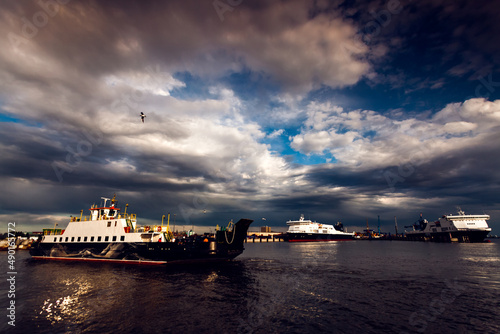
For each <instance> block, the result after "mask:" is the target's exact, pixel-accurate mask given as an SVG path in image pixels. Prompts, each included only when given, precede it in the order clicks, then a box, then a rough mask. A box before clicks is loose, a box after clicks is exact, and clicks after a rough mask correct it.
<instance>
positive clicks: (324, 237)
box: [285, 233, 354, 242]
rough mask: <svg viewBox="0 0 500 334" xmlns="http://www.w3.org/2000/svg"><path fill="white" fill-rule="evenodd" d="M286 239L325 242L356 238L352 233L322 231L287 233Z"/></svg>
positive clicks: (290, 240)
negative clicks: (323, 232) (325, 232)
mask: <svg viewBox="0 0 500 334" xmlns="http://www.w3.org/2000/svg"><path fill="white" fill-rule="evenodd" d="M285 240H287V241H289V242H323V241H344V240H354V237H353V235H352V234H347V233H346V234H321V233H287V234H286V235H285Z"/></svg>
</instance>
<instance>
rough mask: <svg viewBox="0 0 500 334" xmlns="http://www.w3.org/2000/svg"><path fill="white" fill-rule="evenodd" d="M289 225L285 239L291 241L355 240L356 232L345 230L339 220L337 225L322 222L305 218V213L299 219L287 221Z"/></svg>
mask: <svg viewBox="0 0 500 334" xmlns="http://www.w3.org/2000/svg"><path fill="white" fill-rule="evenodd" d="M286 224H287V225H288V226H289V227H288V231H287V232H286V236H285V239H286V240H288V241H289V242H301V241H302V242H305V241H339V240H353V239H354V232H351V233H347V232H344V226H343V225H342V223H340V222H338V223H337V224H336V225H335V226H333V225H328V224H321V223H318V222H313V221H311V220H308V219H304V215H301V216H300V219H299V220H289V221H287V222H286Z"/></svg>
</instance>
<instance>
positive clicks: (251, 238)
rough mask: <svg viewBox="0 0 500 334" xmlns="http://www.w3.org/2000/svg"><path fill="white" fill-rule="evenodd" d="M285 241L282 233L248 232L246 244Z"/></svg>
mask: <svg viewBox="0 0 500 334" xmlns="http://www.w3.org/2000/svg"><path fill="white" fill-rule="evenodd" d="M281 241H284V237H283V233H280V232H247V237H246V239H245V242H247V243H248V242H252V243H255V242H281Z"/></svg>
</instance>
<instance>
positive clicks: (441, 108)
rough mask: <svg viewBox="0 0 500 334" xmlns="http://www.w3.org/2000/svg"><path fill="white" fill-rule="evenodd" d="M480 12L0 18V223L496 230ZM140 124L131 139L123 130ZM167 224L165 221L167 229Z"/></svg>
mask: <svg viewBox="0 0 500 334" xmlns="http://www.w3.org/2000/svg"><path fill="white" fill-rule="evenodd" d="M499 17H500V3H498V2H496V1H475V2H471V1H460V0H459V1H451V0H422V1H416V0H413V1H412V0H399V1H398V0H390V1H342V0H338V1H322V0H314V1H312V0H311V1H306V0H300V1H299V0H290V1H265V0H208V1H205V0H196V1H194V0H189V1H186V0H183V1H162V2H160V1H77V0H73V1H70V0H41V1H3V0H2V1H0V43H1V45H2V47H1V48H0V171H1V173H0V182H1V184H2V191H1V192H0V220H1V221H2V224H4V225H5V226H7V222H15V223H16V228H17V229H18V230H20V231H21V230H22V231H40V230H41V229H42V228H46V227H52V226H53V225H54V224H55V223H59V226H64V225H65V224H66V223H67V221H68V220H69V217H70V215H72V216H79V215H80V210H82V209H84V214H88V210H87V209H88V208H90V206H91V205H92V204H94V203H96V204H98V203H99V201H100V198H101V197H107V198H110V197H112V196H113V194H116V195H117V200H118V205H119V206H121V207H122V208H123V207H124V205H125V204H126V203H128V204H129V208H128V212H131V213H136V214H137V215H138V217H139V224H152V223H158V222H159V221H161V217H162V215H166V214H168V213H170V214H171V217H175V218H172V219H175V222H176V224H177V225H179V226H215V225H217V224H218V225H226V224H227V222H229V220H231V219H232V220H234V221H237V220H239V219H240V218H249V219H254V220H255V222H254V223H253V227H254V228H257V227H260V226H264V225H269V226H272V227H273V229H275V230H286V221H287V220H290V219H292V220H293V219H297V218H298V217H299V216H300V214H304V215H305V216H306V218H309V219H313V220H317V221H320V222H323V223H332V224H334V223H335V222H337V221H342V222H343V223H344V226H346V227H347V229H348V230H353V229H354V230H358V231H360V230H361V229H363V228H366V222H367V221H368V223H369V224H370V227H376V225H377V222H378V219H379V217H380V222H381V226H382V231H386V232H393V231H394V217H397V220H398V226H399V230H400V231H401V230H402V229H403V226H404V225H410V224H412V223H413V222H415V221H416V220H417V219H418V216H419V214H420V213H421V212H422V213H423V215H424V217H426V218H427V219H428V220H436V219H437V218H439V217H441V216H442V215H444V214H450V213H456V212H457V207H460V208H461V209H462V210H464V211H465V212H466V213H470V214H483V213H486V214H489V215H490V216H491V220H490V221H489V225H490V227H492V228H493V234H500V233H498V232H499V230H500V206H499V205H500V197H499V195H500V168H498V166H499V165H500V145H499V143H500V131H499V130H500V66H499V65H500V43H499V40H498V38H499V37H498V36H500V20H498V18H499ZM141 112H143V113H144V114H145V115H146V118H145V121H144V123H143V122H141V119H140V117H139V115H140V113H141ZM174 215H175V216H174Z"/></svg>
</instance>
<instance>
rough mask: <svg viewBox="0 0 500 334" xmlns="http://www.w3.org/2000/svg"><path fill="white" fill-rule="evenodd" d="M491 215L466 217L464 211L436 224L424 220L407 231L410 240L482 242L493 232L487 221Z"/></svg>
mask: <svg viewBox="0 0 500 334" xmlns="http://www.w3.org/2000/svg"><path fill="white" fill-rule="evenodd" d="M489 219H490V216H489V215H466V214H465V213H464V212H463V211H462V210H459V211H458V214H457V215H444V216H442V217H441V218H439V219H438V220H437V221H435V222H428V221H427V219H423V218H422V214H420V219H419V220H418V221H417V222H416V223H415V224H413V225H411V226H405V227H411V228H412V230H411V231H405V235H406V238H407V239H409V240H421V241H439V242H482V241H484V239H485V238H486V236H487V235H488V233H490V232H491V228H490V227H489V226H488V223H487V222H486V221H487V220H489Z"/></svg>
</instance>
